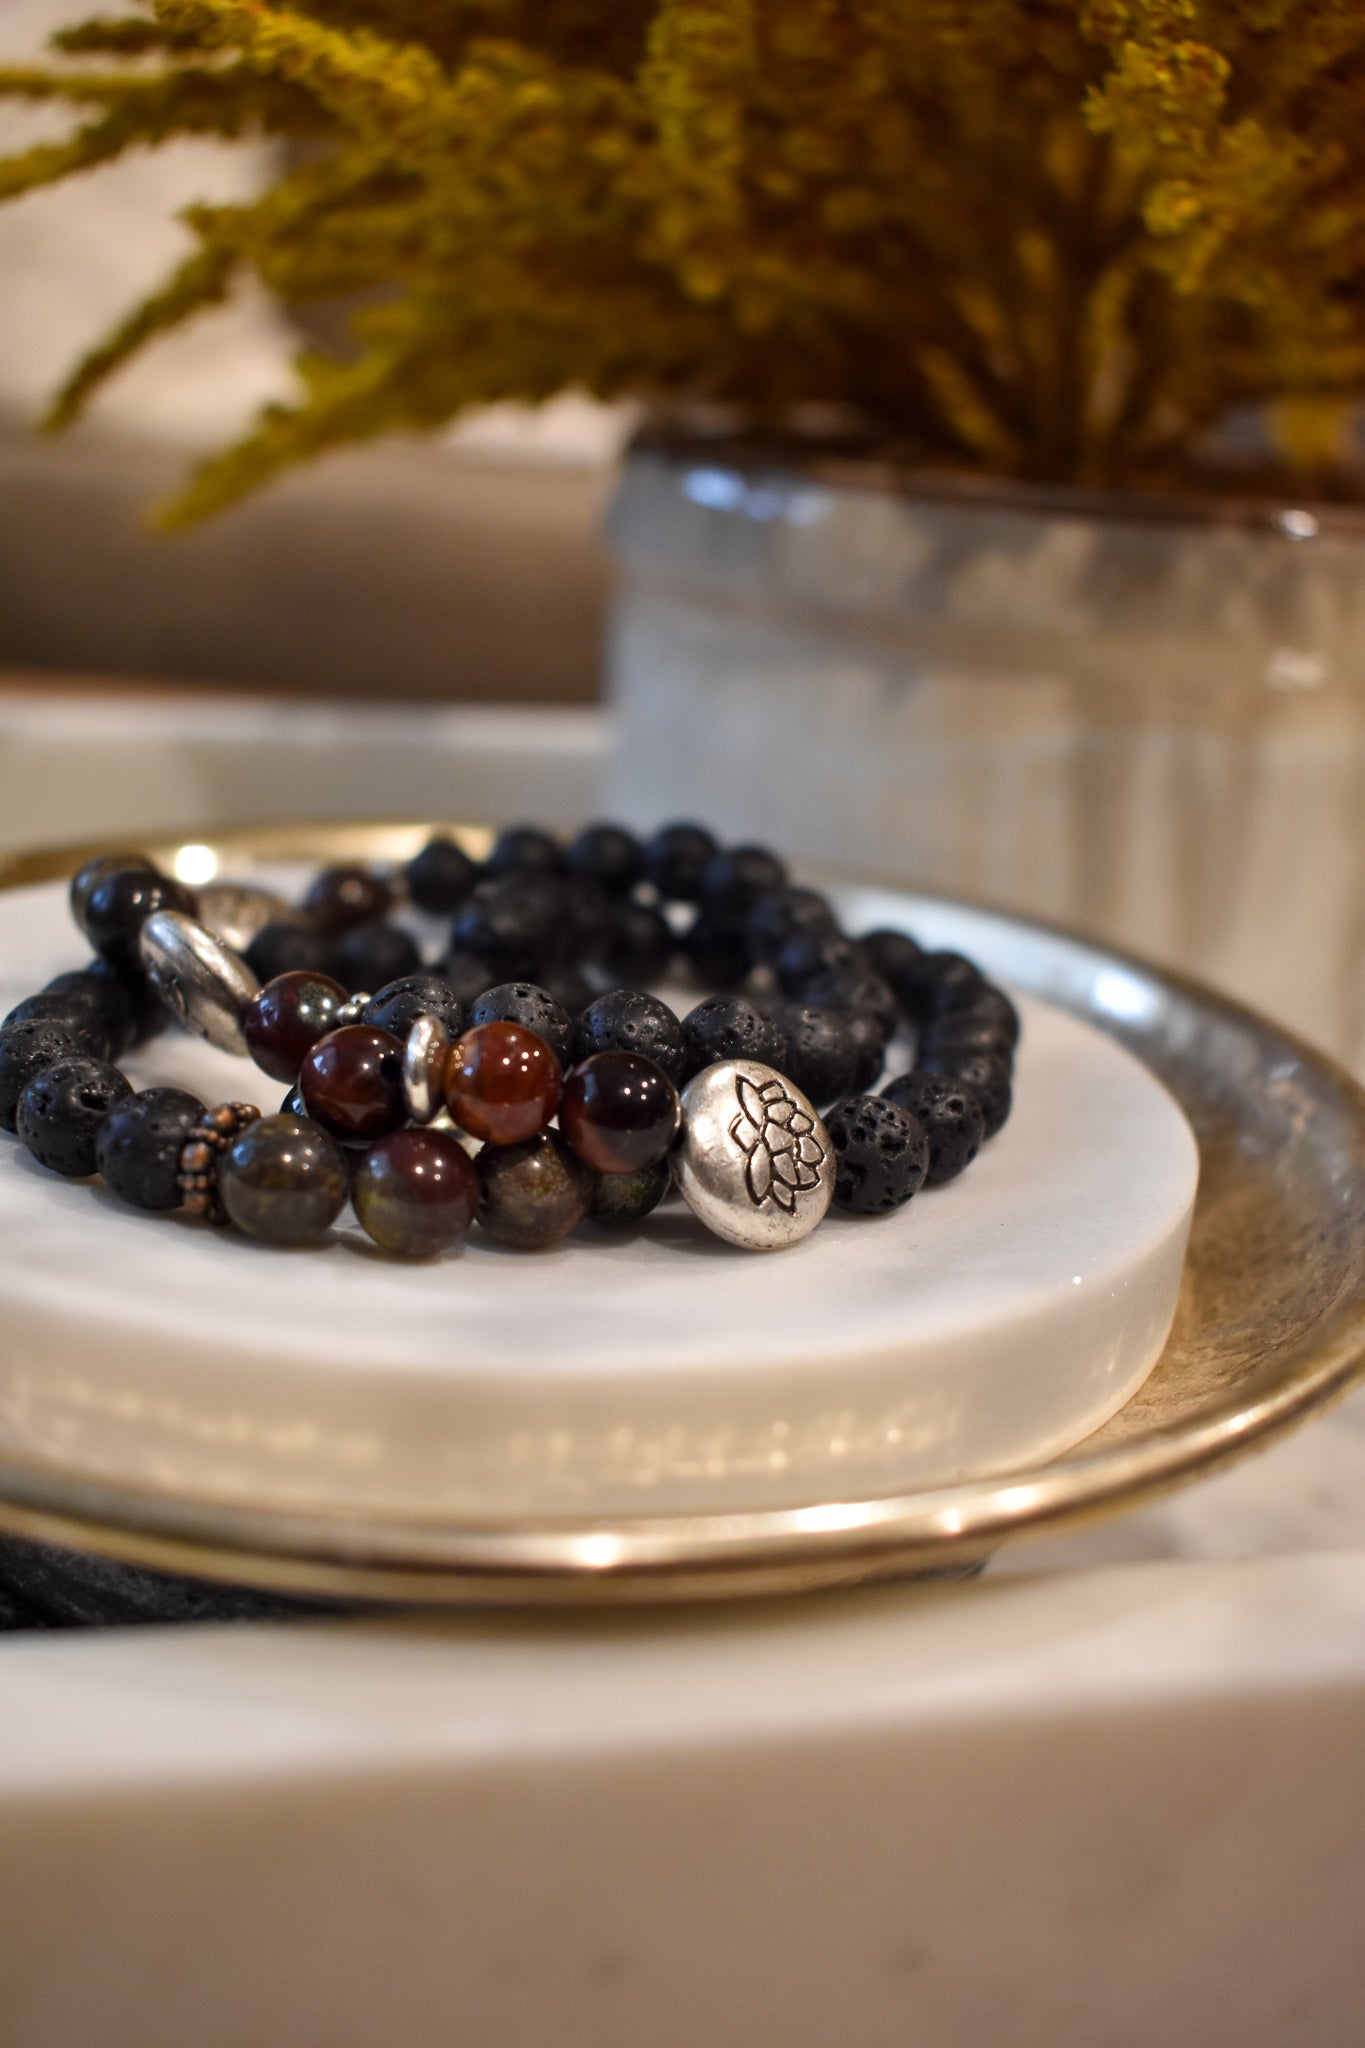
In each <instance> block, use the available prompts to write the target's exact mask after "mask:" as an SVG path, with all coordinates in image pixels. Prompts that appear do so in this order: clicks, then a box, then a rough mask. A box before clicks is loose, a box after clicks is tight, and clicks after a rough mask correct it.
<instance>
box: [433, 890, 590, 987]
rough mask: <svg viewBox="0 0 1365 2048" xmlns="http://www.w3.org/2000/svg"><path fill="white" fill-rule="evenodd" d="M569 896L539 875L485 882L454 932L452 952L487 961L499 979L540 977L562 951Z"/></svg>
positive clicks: (461, 914)
mask: <svg viewBox="0 0 1365 2048" xmlns="http://www.w3.org/2000/svg"><path fill="white" fill-rule="evenodd" d="M565 924H566V918H565V898H564V892H563V890H562V889H561V888H560V887H559V885H558V884H557V883H556V882H555V881H553V880H552V879H550V878H547V877H544V876H540V875H536V874H511V875H507V876H505V877H503V878H501V879H498V880H494V881H487V882H480V883H479V885H478V887H477V888H476V889H475V891H474V893H473V895H472V896H471V897H470V899H469V901H468V903H466V904H465V906H464V909H463V910H462V911H461V912H460V913H459V915H458V917H457V918H456V919H455V923H454V927H453V929H452V931H451V935H450V942H451V949H452V951H455V950H458V951H460V952H463V953H473V954H475V955H476V956H477V957H478V958H479V959H480V960H486V961H487V962H488V965H489V967H490V968H491V969H492V970H493V974H494V977H495V979H496V980H498V981H537V980H539V978H540V975H541V973H542V972H543V971H544V970H545V969H546V968H547V967H549V966H551V965H555V964H558V961H559V959H560V958H561V956H562V953H563V949H564V945H565V940H566V932H565Z"/></svg>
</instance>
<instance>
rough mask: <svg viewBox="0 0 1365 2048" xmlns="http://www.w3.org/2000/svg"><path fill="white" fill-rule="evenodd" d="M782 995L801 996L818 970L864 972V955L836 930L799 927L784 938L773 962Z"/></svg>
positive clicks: (857, 946) (824, 971) (827, 972)
mask: <svg viewBox="0 0 1365 2048" xmlns="http://www.w3.org/2000/svg"><path fill="white" fill-rule="evenodd" d="M773 967H774V969H775V971H776V974H777V979H778V981H779V983H780V984H781V987H782V992H783V994H784V995H788V996H794V997H801V996H804V995H805V993H806V990H807V989H808V988H809V987H810V985H811V983H812V982H813V981H814V980H815V979H816V977H817V975H821V974H865V973H866V972H867V967H868V960H867V955H866V954H865V953H864V952H863V950H862V947H861V946H859V945H858V944H857V943H856V941H854V940H853V939H846V938H845V937H844V936H843V935H842V933H840V932H837V931H835V932H829V931H826V932H821V931H809V930H807V931H799V932H793V933H792V935H791V937H790V938H789V939H787V940H786V941H785V943H784V944H783V946H782V947H781V949H780V951H779V952H778V955H777V958H776V959H775V960H774V962H773Z"/></svg>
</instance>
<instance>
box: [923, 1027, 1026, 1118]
mask: <svg viewBox="0 0 1365 2048" xmlns="http://www.w3.org/2000/svg"><path fill="white" fill-rule="evenodd" d="M916 1065H917V1066H918V1068H919V1070H920V1072H921V1073H925V1074H939V1075H942V1076H943V1078H944V1079H945V1080H948V1081H957V1082H960V1083H961V1084H962V1086H963V1087H965V1088H970V1089H971V1091H972V1094H973V1095H974V1096H975V1097H976V1100H977V1102H978V1103H979V1104H980V1107H981V1120H982V1136H983V1138H993V1137H994V1136H995V1134H996V1132H997V1131H1000V1130H1003V1129H1004V1127H1005V1124H1006V1123H1007V1122H1008V1120H1009V1114H1010V1110H1011V1109H1012V1108H1013V1106H1014V1092H1013V1089H1012V1088H1011V1086H1010V1070H1009V1066H1008V1064H1007V1063H1006V1061H1004V1060H1003V1059H1001V1058H999V1057H998V1056H997V1055H996V1054H994V1053H989V1052H972V1051H962V1050H959V1049H958V1048H956V1047H952V1046H944V1047H942V1048H940V1049H939V1050H938V1051H937V1052H921V1053H920V1054H919V1055H918V1057H917V1060H916Z"/></svg>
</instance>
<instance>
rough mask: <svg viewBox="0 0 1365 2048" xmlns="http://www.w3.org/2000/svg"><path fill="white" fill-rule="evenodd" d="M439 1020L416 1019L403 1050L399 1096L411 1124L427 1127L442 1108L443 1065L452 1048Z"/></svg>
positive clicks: (443, 1106)
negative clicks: (403, 1099) (425, 1125)
mask: <svg viewBox="0 0 1365 2048" xmlns="http://www.w3.org/2000/svg"><path fill="white" fill-rule="evenodd" d="M453 1042H454V1041H453V1040H452V1038H451V1036H450V1033H449V1032H448V1031H447V1030H446V1027H445V1025H444V1024H443V1023H442V1022H441V1020H440V1018H439V1017H419V1018H418V1019H417V1022H416V1023H415V1024H414V1025H413V1027H412V1029H411V1031H410V1032H409V1033H408V1036H407V1041H406V1043H405V1045H404V1047H403V1094H404V1096H405V1098H406V1100H407V1105H408V1115H409V1116H410V1117H411V1118H412V1121H413V1122H414V1123H415V1124H429V1123H430V1122H431V1121H432V1119H433V1117H437V1116H439V1115H440V1113H441V1111H442V1110H443V1109H444V1108H445V1101H446V1095H445V1071H446V1061H447V1059H448V1058H449V1055H450V1048H451V1045H452V1044H453Z"/></svg>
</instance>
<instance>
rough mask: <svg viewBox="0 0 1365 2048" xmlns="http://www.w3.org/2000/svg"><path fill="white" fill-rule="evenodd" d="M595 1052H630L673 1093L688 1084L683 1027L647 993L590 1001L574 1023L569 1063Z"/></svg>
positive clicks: (618, 991)
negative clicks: (655, 1070) (644, 1061)
mask: <svg viewBox="0 0 1365 2048" xmlns="http://www.w3.org/2000/svg"><path fill="white" fill-rule="evenodd" d="M596 1052H634V1053H639V1054H640V1055H641V1057H642V1058H644V1059H647V1060H652V1061H653V1062H654V1064H655V1066H656V1067H662V1069H663V1071H664V1072H665V1073H666V1074H667V1076H668V1078H669V1080H670V1081H672V1082H673V1084H674V1086H675V1087H679V1088H680V1087H681V1086H682V1084H683V1082H684V1081H685V1080H686V1079H687V1071H688V1069H687V1046H686V1043H685V1041H684V1039H683V1029H682V1025H681V1024H680V1023H679V1021H678V1019H677V1018H676V1017H675V1016H674V1014H673V1012H672V1011H671V1010H670V1009H669V1007H668V1004H667V1003H664V1002H660V1000H659V998H658V997H657V996H652V995H650V993H649V992H648V990H647V989H642V988H611V989H608V990H607V991H606V993H605V994H604V995H600V996H596V997H594V999H593V1001H592V1002H591V1003H589V1004H588V1006H587V1008H586V1009H584V1010H582V1011H581V1012H580V1013H579V1015H578V1016H577V1018H575V1020H574V1034H573V1059H574V1061H575V1062H577V1061H579V1060H586V1059H591V1057H592V1055H593V1054H594V1053H596Z"/></svg>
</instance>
